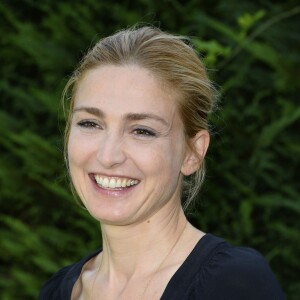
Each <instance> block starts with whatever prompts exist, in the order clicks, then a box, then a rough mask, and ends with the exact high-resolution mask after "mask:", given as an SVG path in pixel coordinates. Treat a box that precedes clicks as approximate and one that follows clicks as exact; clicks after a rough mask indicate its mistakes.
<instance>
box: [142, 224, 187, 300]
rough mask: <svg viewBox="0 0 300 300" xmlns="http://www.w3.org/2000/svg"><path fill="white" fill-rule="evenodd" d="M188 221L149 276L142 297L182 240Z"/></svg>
mask: <svg viewBox="0 0 300 300" xmlns="http://www.w3.org/2000/svg"><path fill="white" fill-rule="evenodd" d="M187 223H188V222H187V221H186V222H185V225H184V227H183V229H182V231H181V232H180V234H179V235H178V237H177V238H176V240H175V242H174V244H173V245H172V246H171V247H170V249H169V250H168V252H167V254H166V256H165V257H164V258H163V260H162V261H161V262H160V264H159V265H158V266H157V267H156V269H155V270H154V272H153V274H152V276H151V277H150V278H149V280H148V282H147V284H146V286H145V288H144V290H143V293H142V295H141V299H143V297H144V296H145V294H146V292H147V290H148V288H149V285H150V283H151V282H152V280H153V278H154V277H155V275H156V274H157V273H158V272H159V271H160V269H161V267H162V266H163V264H164V263H165V262H166V260H167V258H168V257H169V256H170V254H171V253H172V251H173V250H174V249H175V248H176V246H177V244H178V243H179V241H180V238H181V237H182V236H183V233H184V231H185V229H186V227H187Z"/></svg>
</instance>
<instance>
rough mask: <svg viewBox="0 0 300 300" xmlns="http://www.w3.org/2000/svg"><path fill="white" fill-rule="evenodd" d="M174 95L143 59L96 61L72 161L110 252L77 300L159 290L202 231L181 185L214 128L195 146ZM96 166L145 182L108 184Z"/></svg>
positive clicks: (85, 85) (94, 264)
mask: <svg viewBox="0 0 300 300" xmlns="http://www.w3.org/2000/svg"><path fill="white" fill-rule="evenodd" d="M176 97H177V95H176V93H175V92H174V91H173V89H171V88H170V87H168V86H167V85H163V84H162V83H161V82H158V81H157V80H156V78H155V77H154V76H153V75H152V74H151V73H150V72H149V71H148V70H146V69H143V68H141V67H138V66H136V65H127V66H103V67H100V68H96V69H93V70H91V71H89V72H87V73H86V74H85V76H84V77H83V79H82V80H81V82H80V83H79V86H78V89H77V92H76V95H75V103H74V111H73V117H72V123H71V128H70V137H69V142H68V158H69V167H70V174H71V177H72V180H73V183H74V186H75V188H76V190H77V192H78V194H79V196H80V198H81V199H82V201H83V203H84V205H85V206H86V208H87V210H88V211H89V213H90V214H91V215H92V216H93V217H94V218H95V219H96V220H98V221H99V222H100V224H101V231H102V238H103V252H102V253H101V254H99V255H98V256H97V257H96V258H95V259H92V260H90V261H89V262H88V263H87V264H86V265H85V266H84V269H83V272H82V276H81V277H80V279H79V280H78V281H77V283H76V285H75V287H74V289H73V294H72V299H84V298H85V299H86V298H88V299H92V298H93V297H94V298H95V299H96V298H97V297H98V298H97V299H99V295H101V297H100V299H138V298H139V297H141V296H142V297H143V299H158V298H159V297H160V296H161V294H162V293H163V290H164V288H165V286H166V284H167V282H168V281H169V280H170V278H171V277H172V275H173V274H174V273H175V272H176V270H177V269H178V267H179V266H180V265H181V264H182V262H183V261H184V259H185V258H186V257H187V256H188V254H189V253H190V252H191V250H192V249H193V247H194V246H195V244H196V243H197V242H198V241H199V239H200V238H201V237H202V236H203V233H202V232H200V231H198V230H197V229H195V228H193V227H192V226H191V225H190V224H188V225H187V226H186V223H187V220H186V218H185V215H184V213H183V211H182V207H181V204H180V185H181V181H182V176H183V175H189V174H191V173H193V172H195V171H196V170H197V168H198V167H199V165H200V163H201V159H203V158H204V156H205V153H206V150H207V147H208V143H209V135H208V133H207V131H205V130H203V131H200V132H199V133H198V134H197V135H196V137H195V138H194V139H193V141H192V143H193V144H194V146H195V149H196V151H197V153H195V152H194V151H191V149H190V148H189V147H188V146H187V143H186V139H185V136H184V130H183V124H182V121H181V119H180V116H179V113H178V110H177V106H176ZM95 175H99V176H103V177H107V178H109V179H111V178H115V179H116V180H117V179H118V178H121V179H124V178H127V179H132V180H134V181H135V182H136V183H137V184H135V185H133V186H131V187H129V188H118V189H108V188H103V187H101V186H99V185H97V184H96V182H95ZM179 237H180V238H179ZM178 239H179V240H178ZM177 240H178V243H177V244H176V246H175V248H174V249H173V250H171V252H170V249H172V247H173V246H174V244H175V242H176V241H177ZM153 245H155V247H153ZM166 256H167V259H166V260H165V261H164V259H165V258H166ZM154 257H155V260H153V258H154ZM161 261H164V264H163V265H162V266H159V264H160V262H161ZM158 266H159V270H158V271H157V270H156V269H157V267H158ZM149 280H150V282H149ZM148 284H149V287H147V288H146V286H147V285H148ZM95 286H96V289H95V288H94V287H95ZM137 287H141V288H140V289H137ZM145 289H146V290H145ZM95 290H96V291H95ZM97 293H99V295H98V294H97Z"/></svg>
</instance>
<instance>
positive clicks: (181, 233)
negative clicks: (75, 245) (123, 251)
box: [89, 221, 188, 300]
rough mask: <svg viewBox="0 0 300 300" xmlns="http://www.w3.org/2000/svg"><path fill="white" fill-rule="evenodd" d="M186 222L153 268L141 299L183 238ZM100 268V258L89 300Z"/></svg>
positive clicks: (91, 297)
mask: <svg viewBox="0 0 300 300" xmlns="http://www.w3.org/2000/svg"><path fill="white" fill-rule="evenodd" d="M187 223H188V222H187V221H186V222H185V225H184V227H183V229H182V231H181V232H180V234H179V235H178V237H177V238H176V240H175V242H174V243H173V244H172V246H171V247H170V249H169V250H168V252H167V254H166V255H165V256H164V258H163V260H162V261H161V262H160V263H159V265H158V266H157V267H156V268H155V270H154V271H153V274H152V275H151V277H150V278H149V280H148V281H147V283H146V286H145V288H144V290H143V292H142V295H141V299H143V297H144V296H145V294H146V292H147V290H148V288H149V286H150V283H151V282H152V280H153V278H154V277H155V275H156V274H157V273H158V272H159V270H160V269H161V267H162V266H163V264H164V263H165V262H166V260H167V259H168V257H169V256H170V254H171V253H172V251H173V250H174V249H175V248H176V246H177V244H178V243H179V241H180V238H181V237H182V236H183V233H184V231H185V229H186V227H187ZM101 266H102V258H101V262H100V264H99V267H98V269H97V272H96V275H95V278H94V281H93V284H92V290H91V295H90V297H89V299H90V300H92V299H93V293H94V286H95V282H96V279H97V276H98V274H99V271H100V268H101Z"/></svg>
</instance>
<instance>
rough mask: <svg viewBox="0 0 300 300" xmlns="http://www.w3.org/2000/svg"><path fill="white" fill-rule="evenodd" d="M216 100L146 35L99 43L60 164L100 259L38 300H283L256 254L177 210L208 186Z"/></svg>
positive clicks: (173, 51) (187, 59) (168, 46)
mask: <svg viewBox="0 0 300 300" xmlns="http://www.w3.org/2000/svg"><path fill="white" fill-rule="evenodd" d="M212 94H213V88H212V85H211V83H210V81H209V79H208V77H207V74H206V71H205V68H204V66H203V64H202V63H201V61H200V60H199V58H198V56H197V54H196V53H195V52H194V50H193V49H192V48H191V47H190V46H189V45H187V44H186V43H185V42H184V40H183V39H182V38H180V37H176V36H173V35H170V34H167V33H164V32H162V31H160V30H159V29H156V28H153V27H141V28H134V29H129V30H124V31H121V32H118V33H116V34H115V35H113V36H110V37H107V38H104V39H103V40H101V41H99V42H98V43H97V44H96V45H95V46H94V48H93V49H91V50H90V51H89V52H88V54H87V55H86V56H85V57H84V59H83V60H82V62H81V64H80V66H79V68H78V69H77V70H76V71H75V72H74V74H73V76H72V77H71V79H70V80H69V82H68V84H67V86H66V89H65V96H66V95H69V96H70V104H69V105H70V114H69V118H68V124H67V129H66V136H65V140H66V152H67V155H66V160H67V164H68V168H69V172H70V175H71V179H72V184H73V186H74V188H75V190H76V192H77V194H78V195H79V197H80V199H81V201H82V203H83V205H84V206H85V207H86V209H87V210H88V211H89V213H90V214H91V215H92V216H93V217H94V218H95V219H96V220H98V221H99V222H100V224H101V232H102V240H103V249H102V250H99V251H97V252H95V253H92V254H91V255H89V256H87V257H85V258H83V259H82V260H81V261H80V262H79V263H76V264H73V265H71V266H68V267H65V268H63V269H62V270H60V271H59V272H58V273H57V274H55V275H54V276H53V277H52V278H51V279H50V280H49V281H48V282H47V283H46V284H45V286H44V287H43V289H42V291H41V294H40V299H73V300H75V299H76V300H77V299H105V300H106V299H151V300H153V299H172V300H174V299H180V300H184V299H203V300H205V299H284V295H283V293H282V291H281V289H280V287H279V285H278V283H277V282H276V280H275V278H274V276H273V274H272V272H271V270H270V268H269V266H268V265H267V263H266V262H265V260H264V259H263V258H262V256H261V255H260V254H258V253H257V252H256V251H255V250H253V249H249V248H238V247H232V246H230V245H229V244H227V243H226V242H225V241H224V240H222V239H220V238H218V237H215V236H213V235H211V234H205V233H204V232H202V231H200V230H198V229H196V228H194V227H193V226H192V225H191V224H190V223H189V222H188V221H187V219H186V217H185V214H184V210H183V205H182V202H181V194H182V186H183V181H184V179H185V178H186V177H187V176H188V177H191V176H190V175H192V174H193V178H192V180H193V179H194V182H192V184H191V185H190V188H189V191H188V195H189V198H188V200H187V202H186V203H185V205H187V204H189V202H190V201H191V198H192V197H193V196H194V195H196V194H197V191H198V190H199V188H200V185H201V182H202V179H203V176H204V157H205V154H206V151H207V148H208V145H209V133H208V123H207V118H208V114H209V112H210V111H211V110H212V105H213V103H212Z"/></svg>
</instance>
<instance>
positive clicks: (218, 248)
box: [39, 234, 286, 300]
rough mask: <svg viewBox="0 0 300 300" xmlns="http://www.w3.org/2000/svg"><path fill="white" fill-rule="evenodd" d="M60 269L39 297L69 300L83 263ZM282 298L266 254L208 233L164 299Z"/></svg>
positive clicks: (41, 298) (167, 289)
mask: <svg viewBox="0 0 300 300" xmlns="http://www.w3.org/2000/svg"><path fill="white" fill-rule="evenodd" d="M100 251H101V250H98V251H96V252H94V253H92V254H90V255H88V256H87V257H85V258H83V259H82V260H81V261H80V262H78V263H75V264H72V265H70V266H67V267H65V268H63V269H61V270H60V271H58V272H57V273H56V274H55V275H54V276H53V277H52V278H51V279H50V280H49V281H48V282H46V284H45V285H44V286H43V288H42V290H41V293H40V296H39V300H50V299H51V300H54V299H55V300H69V299H71V294H72V289H73V286H74V283H75V282H76V280H77V279H78V277H79V275H80V273H81V269H82V267H83V266H84V264H85V263H86V262H87V261H88V260H89V259H91V258H92V257H94V256H96V255H97V254H98V253H99V252H100ZM185 299H187V300H194V299H195V300H196V299H197V300H198V299H199V300H208V299H209V300H221V299H222V300H235V299H236V300H241V299H242V300H250V299H251V300H252V299H255V300H268V299H270V300H282V299H286V298H285V296H284V294H283V292H282V290H281V288H280V286H279V284H278V283H277V281H276V279H275V277H274V275H273V273H272V271H271V269H270V267H269V265H268V264H267V262H266V261H265V259H264V258H263V256H262V255H261V254H260V253H258V252H257V251H256V250H254V249H251V248H242V247H233V246H231V245H229V244H228V243H226V242H225V241H224V240H223V239H221V238H218V237H216V236H214V235H212V234H206V235H205V236H204V237H203V238H202V239H201V240H200V241H199V242H198V243H197V244H196V246H195V248H194V249H193V251H192V252H191V253H190V255H189V256H188V257H187V259H186V260H185V261H184V262H183V264H182V265H181V266H180V268H179V269H178V270H177V272H176V273H175V274H174V275H173V277H172V278H171V279H170V281H169V283H168V285H167V287H166V289H165V291H164V293H163V295H162V297H161V300H185Z"/></svg>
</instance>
